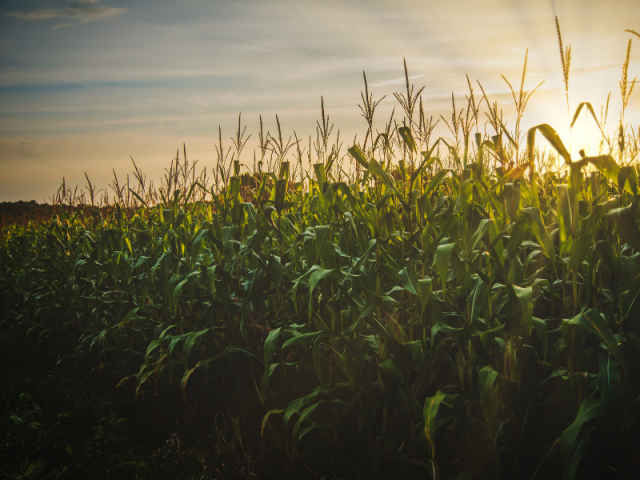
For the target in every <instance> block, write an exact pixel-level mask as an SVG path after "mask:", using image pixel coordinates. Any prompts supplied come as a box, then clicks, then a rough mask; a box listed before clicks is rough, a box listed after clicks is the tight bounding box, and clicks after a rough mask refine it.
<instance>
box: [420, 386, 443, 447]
mask: <svg viewBox="0 0 640 480" xmlns="http://www.w3.org/2000/svg"><path fill="white" fill-rule="evenodd" d="M446 397H447V396H446V395H445V394H444V393H442V392H441V391H440V390H438V392H437V393H436V394H435V395H434V396H433V397H428V398H426V399H425V401H424V409H423V411H422V416H423V418H424V434H425V437H427V441H428V442H429V445H430V446H431V458H435V456H436V445H435V436H436V430H437V429H438V427H439V426H440V425H441V424H440V423H438V421H437V420H436V416H437V415H438V409H439V408H440V404H441V403H442V401H443V400H444V399H445V398H446Z"/></svg>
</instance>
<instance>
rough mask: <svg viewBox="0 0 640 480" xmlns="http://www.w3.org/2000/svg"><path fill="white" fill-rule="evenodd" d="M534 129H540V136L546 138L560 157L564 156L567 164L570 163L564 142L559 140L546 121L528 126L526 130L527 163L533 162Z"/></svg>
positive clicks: (569, 156)
mask: <svg viewBox="0 0 640 480" xmlns="http://www.w3.org/2000/svg"><path fill="white" fill-rule="evenodd" d="M536 131H540V133H541V134H542V136H543V137H544V138H546V139H547V141H548V142H549V143H550V144H551V146H552V147H553V148H555V150H556V151H557V152H558V153H559V154H560V155H561V156H562V158H564V161H565V162H566V163H567V165H571V155H570V154H569V151H568V150H567V148H566V147H565V146H564V143H562V140H560V137H559V136H558V134H557V133H556V131H555V130H554V129H553V128H551V126H549V125H547V124H546V123H543V124H541V125H537V126H535V127H533V128H530V129H529V131H528V132H527V151H528V152H529V164H531V165H533V164H534V154H535V139H536Z"/></svg>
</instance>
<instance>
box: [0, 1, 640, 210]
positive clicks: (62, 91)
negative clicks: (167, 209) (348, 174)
mask: <svg viewBox="0 0 640 480" xmlns="http://www.w3.org/2000/svg"><path fill="white" fill-rule="evenodd" d="M555 15H558V17H559V19H560V22H561V26H562V31H563V40H564V42H565V44H567V45H568V44H571V45H572V69H571V76H570V89H571V90H570V93H571V104H572V106H573V107H574V108H575V106H577V104H578V103H579V102H581V101H590V102H592V103H593V105H594V107H596V109H598V110H599V107H600V105H601V104H603V103H604V102H605V100H606V97H607V94H608V92H609V91H611V92H612V96H611V98H612V100H611V108H610V110H611V111H612V112H614V116H615V115H617V113H616V112H618V111H619V105H620V100H619V98H620V95H619V87H618V81H619V79H620V65H621V64H622V62H623V60H624V56H625V51H626V45H627V42H628V40H629V38H631V36H630V35H629V34H628V33H625V32H624V30H625V29H635V30H640V3H638V1H637V0H612V1H608V2H603V1H593V0H586V1H584V0H583V1H578V0H567V1H564V0H557V1H555V2H550V1H540V0H520V1H517V2H516V1H513V0H490V1H484V2H471V1H450V2H441V1H437V2H436V1H432V0H422V1H415V0H411V1H408V0H401V1H393V2H391V1H379V0H373V1H342V2H337V1H323V2H311V1H304V0H297V1H260V2H259V1H250V0H235V1H215V2H212V1H200V0H182V1H179V2H176V1H166V0H155V1H149V0H131V1H128V2H125V1H119V0H101V1H98V0H75V1H68V0H64V1H63V0H20V1H14V0H5V1H3V2H2V3H1V4H0V162H1V163H2V165H1V169H2V170H1V171H2V174H0V201H4V200H18V199H23V200H29V199H35V200H37V201H43V200H44V199H46V198H47V197H48V195H50V194H52V193H53V192H54V191H55V190H56V188H57V186H58V185H59V183H60V181H61V180H62V177H63V176H64V177H66V179H67V182H70V183H71V184H83V183H84V172H85V171H86V172H87V173H88V174H89V176H90V177H91V179H92V181H94V182H95V183H97V184H98V185H99V186H100V187H105V186H106V185H107V183H108V182H109V181H110V178H111V175H112V173H111V170H112V169H115V170H116V171H117V172H118V173H119V174H120V175H126V173H127V172H130V171H131V161H130V159H129V157H130V156H132V157H133V158H134V159H135V160H136V162H137V163H138V164H139V166H141V167H142V168H143V170H144V171H145V172H147V173H148V175H149V178H151V179H156V181H157V180H158V179H159V178H160V176H161V174H162V173H163V170H164V168H165V167H167V166H168V163H169V160H170V159H171V158H172V156H173V155H175V151H176V149H177V148H178V147H181V145H182V143H183V142H186V145H187V151H188V153H189V157H190V158H191V159H198V160H199V161H200V165H202V166H208V167H211V166H212V165H213V163H214V159H215V152H214V145H215V144H216V141H217V131H218V126H221V127H222V131H223V141H224V142H225V144H226V145H230V143H231V142H230V140H229V137H231V136H232V134H233V132H234V129H235V124H236V123H237V116H238V112H240V111H241V112H242V116H243V120H245V122H246V123H247V124H248V127H249V128H248V132H250V133H252V134H253V136H252V138H251V140H250V142H249V144H248V147H247V149H246V150H245V152H248V153H246V158H243V159H242V160H243V161H246V163H252V149H253V148H254V146H255V143H254V140H256V137H257V125H258V115H259V114H262V116H263V119H264V121H265V128H266V129H269V130H271V131H273V130H274V129H275V115H276V114H278V116H279V118H280V120H281V123H282V126H283V131H284V133H285V134H286V135H287V136H288V135H289V134H292V133H293V131H294V130H295V131H296V132H297V133H298V135H299V136H301V137H303V138H307V137H308V135H310V134H314V135H315V122H316V120H317V119H318V117H319V113H320V96H321V95H322V96H324V100H325V107H326V110H327V112H328V113H329V115H330V117H331V122H332V123H334V124H335V128H334V135H335V133H336V132H337V130H338V129H340V131H341V137H342V138H343V139H345V141H346V142H347V143H348V141H349V140H347V139H352V138H353V136H354V135H356V134H359V135H360V136H362V135H364V132H365V128H366V126H365V123H364V120H363V119H362V118H361V117H360V111H359V109H358V107H357V104H358V103H359V102H360V90H361V89H362V88H363V82H362V71H363V70H365V71H366V72H367V77H368V79H369V82H370V89H371V91H372V93H373V94H374V96H375V97H376V98H379V97H381V96H382V95H387V98H386V99H385V100H384V101H383V102H382V103H381V104H380V107H379V110H378V112H379V113H378V114H377V120H376V124H375V126H377V127H378V128H382V127H383V125H384V122H385V121H386V119H387V118H388V115H389V113H390V111H391V109H392V108H393V106H394V105H395V104H396V102H395V99H394V98H393V92H394V91H402V88H403V86H404V85H403V83H404V81H403V79H402V76H403V67H402V59H403V57H404V58H406V59H407V63H408V66H409V74H410V76H411V77H412V81H413V82H414V84H415V85H416V87H417V88H419V87H421V86H423V85H424V86H425V90H424V92H423V99H424V103H425V107H426V110H427V114H428V115H433V116H434V118H438V117H439V116H440V115H441V114H442V115H444V116H445V117H447V116H448V115H450V101H451V93H452V92H454V93H455V95H456V98H458V99H459V101H460V104H462V102H463V101H464V95H465V94H467V93H468V91H467V87H466V79H465V74H468V75H469V77H470V78H471V79H472V81H474V84H475V80H480V82H482V84H483V86H484V87H485V90H486V91H487V93H488V94H489V95H490V97H491V100H498V101H499V104H500V107H502V108H503V109H504V114H505V118H506V119H507V120H510V119H512V113H513V101H512V100H511V99H510V96H509V95H508V91H507V86H506V84H505V82H504V81H503V80H502V79H501V74H504V75H505V76H506V77H507V78H508V79H510V80H511V81H512V82H513V83H514V84H517V83H518V82H519V78H520V72H521V69H522V63H523V61H524V52H525V50H526V49H527V48H528V49H529V68H528V72H529V75H528V77H527V80H526V82H525V88H527V89H530V88H533V87H534V86H535V85H537V84H538V83H539V82H541V81H544V82H545V83H544V85H543V86H542V87H541V88H540V90H539V91H538V92H536V94H535V95H534V96H533V98H532V100H531V102H530V105H529V107H528V110H527V113H526V114H525V119H524V122H525V126H531V125H534V124H537V123H542V122H547V123H551V124H554V125H555V126H557V127H558V128H559V130H560V131H562V129H563V128H565V126H566V117H567V115H566V106H565V104H564V87H563V85H562V80H561V67H560V60H559V53H558V47H557V43H556V32H555V24H554V16H555ZM629 74H630V76H631V78H633V77H635V76H638V77H640V39H638V38H635V41H634V49H633V51H632V55H631V66H630V69H629ZM476 85H477V84H476ZM478 91H479V89H478V88H476V93H477V92H478ZM510 100H511V101H510ZM630 103H631V105H630V107H629V111H628V113H627V120H628V121H630V122H631V123H632V124H633V125H635V128H636V130H637V128H638V125H639V124H640V115H639V111H640V108H639V107H640V88H638V89H637V91H636V92H635V93H634V96H633V97H632V99H631V102H630ZM615 120H616V119H615V118H610V121H611V122H612V124H613V122H615ZM583 124H584V125H583ZM438 128H440V127H438ZM576 128H577V129H583V130H584V131H585V132H590V131H591V130H590V129H591V128H592V126H591V125H589V122H588V121H587V120H584V121H583V120H580V122H579V125H577V127H576ZM438 133H439V134H442V135H444V134H446V133H447V132H446V131H445V130H444V129H443V130H438ZM574 135H576V136H579V134H578V133H575V134H574ZM574 143H575V142H574Z"/></svg>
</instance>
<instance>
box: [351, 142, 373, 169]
mask: <svg viewBox="0 0 640 480" xmlns="http://www.w3.org/2000/svg"><path fill="white" fill-rule="evenodd" d="M349 153H350V154H351V156H352V157H353V159H354V160H355V161H356V162H358V163H359V164H360V165H362V167H364V168H365V169H368V168H369V162H367V159H366V157H365V156H364V153H362V150H360V147H358V146H357V145H354V146H353V147H351V148H349Z"/></svg>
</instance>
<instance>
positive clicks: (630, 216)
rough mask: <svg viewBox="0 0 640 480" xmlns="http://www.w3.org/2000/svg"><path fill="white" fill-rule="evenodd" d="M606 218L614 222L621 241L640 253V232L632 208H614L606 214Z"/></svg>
mask: <svg viewBox="0 0 640 480" xmlns="http://www.w3.org/2000/svg"><path fill="white" fill-rule="evenodd" d="M607 218H608V219H609V220H611V221H615V223H616V226H617V228H618V235H620V238H621V240H622V241H623V242H624V243H626V244H628V245H629V246H631V247H633V248H634V249H635V250H636V252H639V251H640V230H639V229H638V223H637V222H636V218H635V216H634V213H633V207H624V208H615V209H613V210H611V211H610V212H609V213H607Z"/></svg>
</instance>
